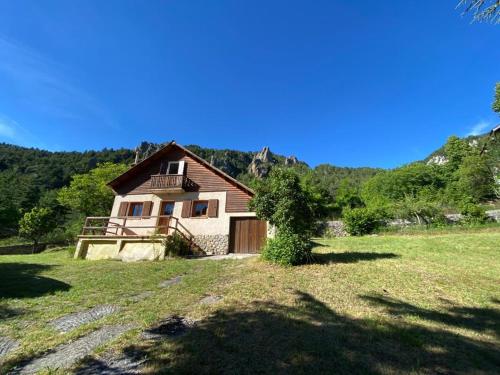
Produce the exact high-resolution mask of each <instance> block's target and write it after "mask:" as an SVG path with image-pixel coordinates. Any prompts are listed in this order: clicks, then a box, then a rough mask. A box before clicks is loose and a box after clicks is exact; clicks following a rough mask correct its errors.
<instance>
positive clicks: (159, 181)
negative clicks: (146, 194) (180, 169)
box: [151, 174, 186, 189]
mask: <svg viewBox="0 0 500 375" xmlns="http://www.w3.org/2000/svg"><path fill="white" fill-rule="evenodd" d="M185 185H186V177H184V176H183V175H181V174H155V175H152V176H151V189H184V187H185Z"/></svg>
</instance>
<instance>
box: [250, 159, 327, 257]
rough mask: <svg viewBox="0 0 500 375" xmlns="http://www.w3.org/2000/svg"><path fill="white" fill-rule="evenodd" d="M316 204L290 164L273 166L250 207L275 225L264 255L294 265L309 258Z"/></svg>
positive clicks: (258, 185)
mask: <svg viewBox="0 0 500 375" xmlns="http://www.w3.org/2000/svg"><path fill="white" fill-rule="evenodd" d="M316 203H317V202H316ZM314 206H315V202H314V199H313V197H312V196H311V194H310V193H309V192H308V191H307V190H305V189H304V188H303V187H302V185H301V182H300V179H299V176H298V175H297V173H296V172H295V171H293V170H292V169H290V168H273V169H272V171H271V173H270V174H269V177H268V178H267V179H266V180H261V181H259V182H258V184H257V186H256V189H255V196H254V197H253V198H252V200H251V201H250V207H251V208H252V210H254V211H255V212H256V214H257V217H259V218H260V219H263V220H266V221H268V222H269V223H270V224H272V225H274V226H275V227H276V236H275V237H274V238H272V239H269V240H268V241H267V244H266V246H265V248H264V249H263V251H262V257H263V258H264V259H266V260H269V261H272V262H275V263H278V264H282V265H295V264H300V263H304V262H306V261H307V260H308V259H309V258H310V256H311V243H310V238H311V235H312V232H313V229H314V226H315V221H316V220H315V213H314V209H313V207H314Z"/></svg>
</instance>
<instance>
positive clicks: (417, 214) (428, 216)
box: [394, 194, 442, 225]
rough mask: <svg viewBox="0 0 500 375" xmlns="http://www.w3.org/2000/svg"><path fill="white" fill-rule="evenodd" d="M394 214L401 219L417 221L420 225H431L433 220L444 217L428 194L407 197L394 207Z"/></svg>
mask: <svg viewBox="0 0 500 375" xmlns="http://www.w3.org/2000/svg"><path fill="white" fill-rule="evenodd" d="M394 213H395V215H396V217H398V218H400V219H406V220H413V219H415V220H416V222H417V223H418V224H419V225H421V224H429V223H431V222H432V221H433V219H435V218H437V217H439V216H442V210H441V208H440V206H439V204H438V203H437V202H436V201H435V200H432V199H428V196H427V195H426V194H419V195H418V196H412V195H406V196H405V198H404V199H402V200H401V201H399V202H397V203H396V204H395V205H394Z"/></svg>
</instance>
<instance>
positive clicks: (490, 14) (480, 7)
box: [457, 0, 500, 23]
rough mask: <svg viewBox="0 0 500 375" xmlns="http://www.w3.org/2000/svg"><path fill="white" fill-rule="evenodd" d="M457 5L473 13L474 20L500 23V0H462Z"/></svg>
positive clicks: (465, 11)
mask: <svg viewBox="0 0 500 375" xmlns="http://www.w3.org/2000/svg"><path fill="white" fill-rule="evenodd" d="M457 7H464V8H465V9H464V14H465V13H473V21H478V22H491V23H500V0H460V2H459V3H458V6H457Z"/></svg>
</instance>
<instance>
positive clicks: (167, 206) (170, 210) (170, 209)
mask: <svg viewBox="0 0 500 375" xmlns="http://www.w3.org/2000/svg"><path fill="white" fill-rule="evenodd" d="M174 204H175V203H174V202H163V204H162V206H161V207H162V208H161V213H160V215H165V216H172V215H173V214H174Z"/></svg>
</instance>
